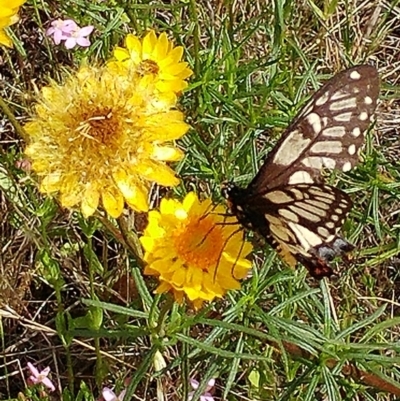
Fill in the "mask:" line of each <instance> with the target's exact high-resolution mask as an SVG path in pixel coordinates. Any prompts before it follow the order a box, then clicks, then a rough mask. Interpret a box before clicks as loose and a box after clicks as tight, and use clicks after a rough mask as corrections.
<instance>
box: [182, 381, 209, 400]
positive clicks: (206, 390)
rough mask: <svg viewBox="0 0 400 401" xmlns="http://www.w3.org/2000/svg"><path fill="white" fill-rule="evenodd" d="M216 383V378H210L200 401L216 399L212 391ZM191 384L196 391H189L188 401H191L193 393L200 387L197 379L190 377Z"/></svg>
mask: <svg viewBox="0 0 400 401" xmlns="http://www.w3.org/2000/svg"><path fill="white" fill-rule="evenodd" d="M214 384H215V379H210V380H209V381H208V383H207V387H206V389H205V390H204V393H203V394H202V395H201V396H200V401H215V400H214V397H213V396H212V394H211V393H210V391H211V389H212V388H213V387H214ZM190 385H191V386H192V388H193V390H194V391H191V392H190V393H189V399H188V401H191V400H192V398H193V394H194V393H195V391H196V390H197V389H198V388H199V382H198V381H197V380H195V379H190Z"/></svg>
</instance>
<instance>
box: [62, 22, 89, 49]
mask: <svg viewBox="0 0 400 401" xmlns="http://www.w3.org/2000/svg"><path fill="white" fill-rule="evenodd" d="M93 29H94V26H93V25H88V26H84V27H83V28H77V29H76V30H75V31H73V32H71V34H70V36H69V38H67V39H66V40H65V47H66V48H67V49H72V48H73V47H75V46H76V45H79V46H82V47H88V46H90V40H89V39H88V38H86V36H88V35H90V34H91V33H92V31H93Z"/></svg>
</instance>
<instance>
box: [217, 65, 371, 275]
mask: <svg viewBox="0 0 400 401" xmlns="http://www.w3.org/2000/svg"><path fill="white" fill-rule="evenodd" d="M378 96H379V77H378V72H377V70H376V69H375V68H374V67H373V66H370V65H359V66H356V67H352V68H350V69H347V70H345V71H342V72H340V73H338V74H337V75H335V76H334V77H333V78H331V79H330V80H329V81H327V82H326V83H325V85H323V86H322V87H321V89H319V90H318V91H317V92H316V93H315V94H314V95H313V96H312V97H311V99H310V100H309V101H308V102H307V103H306V105H305V106H304V107H303V108H302V109H301V110H300V112H299V113H298V114H297V116H296V117H295V118H294V119H293V121H292V122H291V123H290V125H289V126H288V128H287V129H286V130H285V132H284V133H283V135H282V137H281V138H280V140H279V141H278V142H277V144H276V145H275V147H274V148H273V149H272V151H271V152H270V153H269V154H268V155H267V157H266V160H265V161H264V164H263V165H262V167H261V168H260V170H259V172H258V174H257V175H256V176H255V178H254V179H253V180H252V181H251V182H250V184H249V185H248V186H247V188H240V187H237V186H235V185H233V184H228V185H227V186H226V187H225V188H224V190H223V195H224V196H225V198H226V199H227V202H228V206H229V208H230V210H231V212H232V213H233V214H234V215H235V216H236V217H237V219H238V221H239V223H241V224H242V225H243V226H244V227H245V228H248V229H251V230H254V231H255V232H257V233H259V234H261V235H262V236H263V237H265V239H266V240H267V242H268V243H269V244H270V245H272V246H273V247H274V248H275V249H276V250H277V251H278V253H279V254H280V256H281V257H282V259H283V260H285V261H286V262H287V263H288V264H289V265H290V266H292V267H294V266H295V265H296V263H297V262H300V263H301V264H303V265H304V266H305V267H306V268H307V270H308V271H309V273H310V274H311V276H313V277H315V278H317V279H322V278H323V277H330V276H331V275H332V274H334V271H333V269H332V267H331V266H330V264H329V261H330V260H332V259H333V258H334V257H336V256H339V255H342V254H344V253H346V252H349V251H351V250H352V249H353V248H354V247H353V245H351V244H350V243H349V242H348V241H347V240H345V239H343V238H341V237H340V236H339V235H338V232H339V231H340V229H341V227H342V225H343V222H344V220H345V218H346V215H347V213H348V212H349V211H350V209H351V207H352V202H351V199H350V197H349V196H348V195H347V194H346V193H344V192H343V191H341V190H340V189H338V188H336V187H333V186H330V185H327V184H326V183H324V180H323V172H324V171H325V169H338V170H341V171H343V172H347V171H349V170H351V169H352V168H353V167H354V166H355V165H356V164H357V162H358V157H359V153H360V151H361V147H362V145H363V143H364V137H365V135H366V132H367V130H368V127H369V125H370V123H371V122H372V121H373V119H374V112H375V109H376V105H377V101H378Z"/></svg>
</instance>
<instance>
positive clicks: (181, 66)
mask: <svg viewBox="0 0 400 401" xmlns="http://www.w3.org/2000/svg"><path fill="white" fill-rule="evenodd" d="M125 45H126V47H125V48H124V47H117V48H116V49H115V50H114V60H111V61H110V62H109V64H108V65H109V67H110V68H112V69H114V70H117V71H119V73H121V74H132V73H134V74H135V75H136V76H138V77H140V78H141V79H144V80H146V81H147V82H151V83H152V84H153V85H154V87H155V89H156V90H157V91H159V92H160V94H162V96H164V97H172V96H174V97H175V96H176V94H178V93H180V92H181V91H182V90H183V89H185V88H186V87H187V85H188V83H187V82H186V80H187V78H189V77H190V76H191V75H192V74H193V72H192V70H191V69H190V68H189V67H188V63H186V62H184V61H182V56H183V47H182V46H176V47H174V46H173V44H172V42H171V41H169V40H168V37H167V35H166V33H165V32H164V33H162V34H161V35H160V36H159V37H157V35H156V34H155V32H154V31H150V32H149V33H148V34H147V35H146V36H145V37H144V38H143V40H140V39H139V38H138V37H136V36H135V35H131V34H129V35H128V36H127V37H126V40H125Z"/></svg>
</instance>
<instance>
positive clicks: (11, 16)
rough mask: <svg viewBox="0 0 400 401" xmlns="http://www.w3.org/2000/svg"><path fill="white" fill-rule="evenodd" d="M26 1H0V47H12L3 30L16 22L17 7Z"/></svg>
mask: <svg viewBox="0 0 400 401" xmlns="http://www.w3.org/2000/svg"><path fill="white" fill-rule="evenodd" d="M25 1H26V0H0V45H4V46H8V47H12V41H11V39H10V37H9V36H8V35H7V33H6V31H5V30H4V28H7V27H9V26H10V25H13V24H15V23H16V22H17V21H18V19H19V18H18V15H17V14H18V11H19V7H20V6H21V5H22V4H24V3H25Z"/></svg>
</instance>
